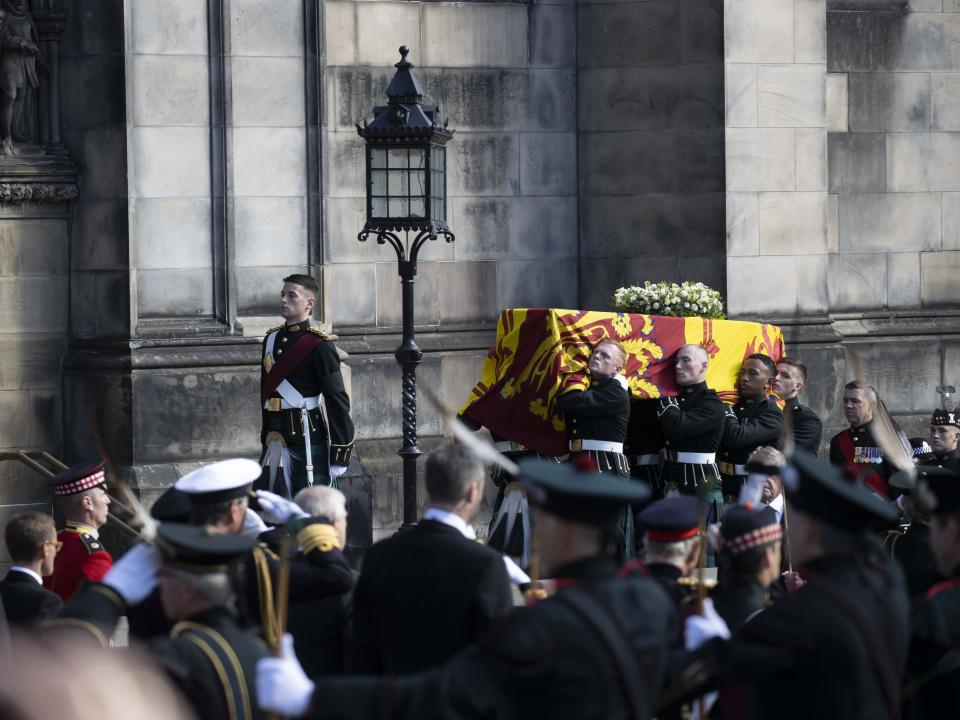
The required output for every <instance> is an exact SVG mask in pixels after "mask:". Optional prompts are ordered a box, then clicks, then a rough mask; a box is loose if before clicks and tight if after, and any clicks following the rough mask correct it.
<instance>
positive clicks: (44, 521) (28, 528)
mask: <svg viewBox="0 0 960 720" xmlns="http://www.w3.org/2000/svg"><path fill="white" fill-rule="evenodd" d="M56 534H57V526H56V525H54V524H53V517H51V516H50V515H47V513H42V512H22V513H17V514H16V515H14V516H13V517H12V518H10V522H8V523H7V527H6V529H5V530H4V532H3V539H4V540H5V541H6V543H7V550H8V552H9V553H10V559H11V560H13V562H15V563H17V564H18V565H24V564H27V563H32V562H34V561H35V560H36V559H37V558H38V557H40V548H41V547H42V546H43V544H44V543H45V542H48V541H49V540H50V536H51V535H54V536H56Z"/></svg>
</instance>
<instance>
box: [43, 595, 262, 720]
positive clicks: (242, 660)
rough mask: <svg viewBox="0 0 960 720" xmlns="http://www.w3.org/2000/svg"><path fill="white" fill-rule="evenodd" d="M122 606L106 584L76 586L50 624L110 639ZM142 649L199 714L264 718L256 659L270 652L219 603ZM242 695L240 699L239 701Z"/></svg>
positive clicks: (209, 718) (213, 718)
mask: <svg viewBox="0 0 960 720" xmlns="http://www.w3.org/2000/svg"><path fill="white" fill-rule="evenodd" d="M125 610H126V606H125V604H124V602H123V600H122V599H121V598H120V597H119V596H118V595H117V594H116V593H115V592H114V591H113V590H111V589H110V588H108V587H106V586H105V585H91V586H88V587H87V588H85V589H83V590H81V591H80V592H79V593H78V594H77V595H76V596H75V597H74V598H73V600H72V601H71V602H70V604H69V605H68V606H67V607H66V608H65V610H64V612H63V614H62V615H61V617H60V619H58V620H54V621H52V623H51V627H54V628H55V627H57V626H58V625H59V626H64V627H76V628H86V629H88V630H89V631H90V634H91V637H92V638H95V639H97V640H98V641H100V642H101V643H103V641H104V640H105V639H106V638H109V637H110V636H111V634H112V633H113V630H114V628H115V627H116V625H117V621H118V620H119V619H120V616H121V615H123V614H124V612H125ZM147 649H148V651H149V653H150V655H151V656H152V657H153V658H154V659H155V660H156V661H157V662H158V663H159V664H160V665H161V666H162V667H163V668H164V669H165V670H166V671H167V674H168V675H169V677H170V679H171V681H172V682H173V684H174V685H176V686H177V688H178V689H179V690H180V691H181V692H182V693H183V694H184V696H186V698H187V700H189V701H190V704H191V705H192V707H193V709H194V711H195V712H196V714H197V717H198V718H203V720H233V719H234V718H243V717H244V714H243V706H244V705H246V707H247V708H248V710H249V715H247V717H250V718H253V719H256V718H266V717H267V714H266V713H264V712H262V711H261V710H260V709H259V707H258V705H257V695H256V687H257V686H256V666H257V660H259V659H260V658H262V657H267V656H268V655H269V654H270V653H269V650H268V649H267V646H266V645H264V643H263V642H262V641H261V640H260V639H259V638H257V637H256V636H255V635H254V634H253V632H252V631H250V630H245V629H243V628H241V627H240V626H239V625H238V624H237V622H236V620H235V619H234V617H233V615H232V614H231V613H230V611H229V610H227V609H226V608H224V607H214V608H209V609H207V610H204V611H202V612H199V613H196V614H195V615H193V616H191V617H189V618H187V619H186V620H183V621H181V622H178V623H177V624H176V625H174V627H173V629H172V630H171V633H170V636H169V637H163V638H155V639H154V640H152V641H151V642H150V643H149V645H148V646H147ZM244 698H245V700H244Z"/></svg>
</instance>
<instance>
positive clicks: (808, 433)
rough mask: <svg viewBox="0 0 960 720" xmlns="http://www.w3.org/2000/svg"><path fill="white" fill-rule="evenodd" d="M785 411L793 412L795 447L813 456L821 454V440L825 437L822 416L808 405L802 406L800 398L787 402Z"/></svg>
mask: <svg viewBox="0 0 960 720" xmlns="http://www.w3.org/2000/svg"><path fill="white" fill-rule="evenodd" d="M783 411H784V412H787V411H792V412H793V442H794V443H795V445H796V446H797V447H798V448H803V449H804V450H807V451H808V452H810V453H811V454H812V455H817V454H818V453H819V452H820V439H821V437H822V436H823V422H822V421H821V420H820V416H819V415H817V414H816V413H815V412H814V411H813V410H811V409H810V408H808V407H807V406H806V405H801V404H800V400H799V398H795V397H794V398H790V399H789V400H787V401H786V405H785V406H784V408H783ZM781 449H782V448H781Z"/></svg>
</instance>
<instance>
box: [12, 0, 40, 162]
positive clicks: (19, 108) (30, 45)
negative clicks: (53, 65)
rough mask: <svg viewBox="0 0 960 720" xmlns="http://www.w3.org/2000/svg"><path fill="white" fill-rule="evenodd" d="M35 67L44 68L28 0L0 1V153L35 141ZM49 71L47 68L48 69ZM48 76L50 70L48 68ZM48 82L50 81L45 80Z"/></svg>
mask: <svg viewBox="0 0 960 720" xmlns="http://www.w3.org/2000/svg"><path fill="white" fill-rule="evenodd" d="M38 66H40V67H41V68H44V67H46V64H45V63H44V61H43V55H42V53H41V51H40V35H39V33H38V32H37V26H36V24H35V23H34V21H33V17H32V16H31V14H30V7H29V4H28V2H27V0H2V2H0V154H2V155H16V154H18V150H17V145H16V144H15V143H20V144H26V145H36V143H37V141H38V134H39V133H38V127H37V126H38V122H37V120H38V108H37V98H38V93H39V89H40V79H39V77H38V76H37V70H38ZM47 69H48V68H47ZM48 74H49V69H48ZM47 82H49V79H47Z"/></svg>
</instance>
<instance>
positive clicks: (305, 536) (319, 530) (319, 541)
mask: <svg viewBox="0 0 960 720" xmlns="http://www.w3.org/2000/svg"><path fill="white" fill-rule="evenodd" d="M297 542H299V543H300V547H302V548H303V552H305V553H308V552H312V551H313V550H319V551H320V552H330V551H331V550H335V549H336V550H339V549H340V541H339V540H338V539H337V531H336V530H335V529H334V527H333V525H328V524H326V523H313V524H312V525H307V526H306V527H304V528H303V530H301V531H300V532H298V533H297Z"/></svg>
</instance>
